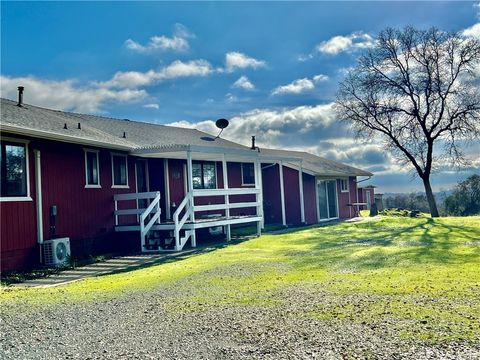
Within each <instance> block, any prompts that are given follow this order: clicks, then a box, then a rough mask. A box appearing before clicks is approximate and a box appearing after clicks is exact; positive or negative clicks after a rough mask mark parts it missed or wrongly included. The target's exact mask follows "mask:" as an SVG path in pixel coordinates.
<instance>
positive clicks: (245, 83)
mask: <svg viewBox="0 0 480 360" xmlns="http://www.w3.org/2000/svg"><path fill="white" fill-rule="evenodd" d="M232 87H234V88H241V89H244V90H253V89H255V85H253V83H252V82H251V81H250V80H249V79H248V77H246V76H240V77H239V78H238V80H237V81H235V82H234V83H233V85H232Z"/></svg>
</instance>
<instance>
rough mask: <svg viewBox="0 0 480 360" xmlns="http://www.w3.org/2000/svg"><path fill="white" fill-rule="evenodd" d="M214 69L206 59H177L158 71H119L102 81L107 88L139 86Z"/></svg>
mask: <svg viewBox="0 0 480 360" xmlns="http://www.w3.org/2000/svg"><path fill="white" fill-rule="evenodd" d="M212 71H213V70H212V67H211V65H210V63H209V62H208V61H206V60H191V61H188V62H182V61H180V60H175V61H174V62H172V63H171V64H170V65H168V66H166V67H164V68H161V69H160V70H158V71H155V70H149V71H146V72H138V71H119V72H117V73H116V74H115V75H114V76H113V77H112V79H110V80H108V81H105V82H103V83H101V85H102V86H104V87H107V88H137V87H139V86H147V85H151V84H154V83H157V82H160V81H164V80H169V79H176V78H181V77H191V76H207V75H209V74H210V73H211V72H212Z"/></svg>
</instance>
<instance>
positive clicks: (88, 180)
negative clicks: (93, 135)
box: [85, 150, 100, 188]
mask: <svg viewBox="0 0 480 360" xmlns="http://www.w3.org/2000/svg"><path fill="white" fill-rule="evenodd" d="M85 187H86V188H89V187H100V171H99V164H98V151H96V150H85Z"/></svg>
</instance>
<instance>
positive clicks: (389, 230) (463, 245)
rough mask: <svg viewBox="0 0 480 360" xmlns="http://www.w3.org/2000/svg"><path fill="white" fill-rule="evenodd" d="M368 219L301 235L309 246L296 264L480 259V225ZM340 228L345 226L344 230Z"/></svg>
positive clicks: (365, 265)
mask: <svg viewBox="0 0 480 360" xmlns="http://www.w3.org/2000/svg"><path fill="white" fill-rule="evenodd" d="M382 225H385V223H378V222H377V223H376V224H372V223H370V224H369V223H363V224H355V225H354V226H351V227H341V228H340V229H338V228H337V229H335V228H332V229H331V230H332V231H330V233H329V229H328V228H323V229H318V230H315V231H312V234H311V235H310V236H307V237H304V238H302V239H301V240H298V242H297V243H298V244H302V245H306V246H308V247H309V248H310V250H309V251H304V252H305V256H302V257H298V256H295V259H294V260H293V261H294V262H295V264H296V265H295V266H299V267H312V266H318V267H324V266H327V267H334V268H335V267H338V268H344V269H379V268H386V267H396V266H399V265H405V264H407V265H414V264H425V265H428V264H431V265H438V264H452V265H454V264H465V263H474V262H479V263H480V242H479V240H480V229H479V228H475V227H471V226H457V225H452V224H445V223H443V222H442V221H437V220H435V219H431V218H427V219H422V220H419V221H418V222H417V223H416V224H415V225H412V226H406V227H397V228H395V227H383V228H382ZM339 230H340V231H339ZM285 255H287V256H288V251H287V252H286V254H285Z"/></svg>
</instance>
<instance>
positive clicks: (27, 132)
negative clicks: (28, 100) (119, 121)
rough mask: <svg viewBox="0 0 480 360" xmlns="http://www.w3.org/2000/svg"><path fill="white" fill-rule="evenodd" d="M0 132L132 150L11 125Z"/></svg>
mask: <svg viewBox="0 0 480 360" xmlns="http://www.w3.org/2000/svg"><path fill="white" fill-rule="evenodd" d="M0 132H8V133H12V134H17V135H24V136H30V137H35V138H40V139H43V140H53V141H61V142H66V143H71V144H81V145H88V146H95V147H99V148H108V149H115V150H123V151H130V150H132V147H131V146H128V145H116V144H112V143H108V142H103V141H99V140H91V139H82V138H78V137H76V136H71V135H63V134H57V133H52V132H50V131H45V130H38V129H31V128H26V127H20V126H12V125H6V124H2V125H1V126H0Z"/></svg>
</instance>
